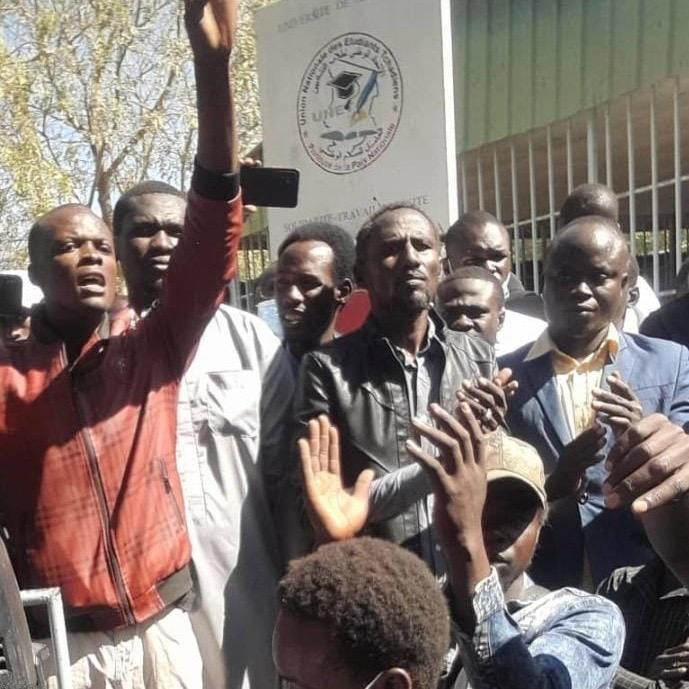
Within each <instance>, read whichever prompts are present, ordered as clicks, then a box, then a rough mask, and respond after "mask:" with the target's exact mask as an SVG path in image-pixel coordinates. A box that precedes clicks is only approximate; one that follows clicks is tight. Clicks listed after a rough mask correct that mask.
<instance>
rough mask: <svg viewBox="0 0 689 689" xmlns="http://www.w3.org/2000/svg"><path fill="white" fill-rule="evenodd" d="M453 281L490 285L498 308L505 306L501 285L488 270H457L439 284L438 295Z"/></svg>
mask: <svg viewBox="0 0 689 689" xmlns="http://www.w3.org/2000/svg"><path fill="white" fill-rule="evenodd" d="M455 280H481V281H482V282H488V283H490V284H491V285H492V287H493V291H494V292H495V297H496V299H497V303H498V308H499V309H501V308H502V307H503V306H505V295H504V294H503V292H502V284H501V283H500V280H498V279H497V278H496V277H495V275H493V273H491V272H490V271H489V270H486V269H485V268H482V267H481V266H463V267H462V268H457V269H455V270H453V271H452V272H451V273H450V274H449V275H448V276H447V277H446V278H445V279H444V280H443V281H442V282H441V283H440V285H439V287H438V294H440V292H441V291H444V290H445V289H447V286H448V285H450V284H451V283H452V282H454V281H455ZM441 301H442V300H441Z"/></svg>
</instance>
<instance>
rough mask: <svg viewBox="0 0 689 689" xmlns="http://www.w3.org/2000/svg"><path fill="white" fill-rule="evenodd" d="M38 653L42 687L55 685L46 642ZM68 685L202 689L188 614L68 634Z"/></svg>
mask: <svg viewBox="0 0 689 689" xmlns="http://www.w3.org/2000/svg"><path fill="white" fill-rule="evenodd" d="M43 643H45V644H46V647H47V649H50V650H48V652H46V653H42V654H41V656H44V657H40V656H39V672H40V673H41V675H42V677H43V680H44V682H45V684H44V686H46V687H48V689H58V683H57V676H56V666H55V664H54V658H53V656H52V649H51V645H50V640H47V641H44V642H43ZM68 644H69V657H70V660H71V664H72V687H73V689H202V684H203V683H202V666H201V656H200V654H199V648H198V644H197V643H196V637H195V636H194V632H193V631H192V628H191V622H190V621H189V615H188V614H187V613H186V612H184V611H183V610H180V609H179V608H171V609H170V610H165V611H163V612H162V613H160V614H159V615H157V616H156V617H154V618H152V619H151V620H148V621H147V622H145V623H143V624H135V625H132V626H130V627H123V628H122V629H116V630H114V631H111V632H88V633H83V634H82V633H75V634H68Z"/></svg>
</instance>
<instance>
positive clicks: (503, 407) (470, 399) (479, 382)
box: [457, 368, 519, 431]
mask: <svg viewBox="0 0 689 689" xmlns="http://www.w3.org/2000/svg"><path fill="white" fill-rule="evenodd" d="M518 387H519V384H518V383H517V381H516V380H512V371H511V369H509V368H503V369H501V370H500V371H498V374H497V375H496V376H495V378H493V380H488V378H478V379H476V380H473V381H468V380H465V381H464V382H463V383H462V389H461V390H459V391H458V392H457V399H458V400H459V401H460V403H461V402H464V403H466V404H468V405H469V407H470V408H471V411H472V412H473V415H474V416H475V417H476V418H477V419H478V421H479V423H480V424H481V428H482V429H483V430H484V431H494V430H496V429H497V428H498V426H506V421H505V416H506V414H507V404H508V402H509V400H510V399H511V398H512V397H513V396H514V394H515V393H516V392H517V388H518Z"/></svg>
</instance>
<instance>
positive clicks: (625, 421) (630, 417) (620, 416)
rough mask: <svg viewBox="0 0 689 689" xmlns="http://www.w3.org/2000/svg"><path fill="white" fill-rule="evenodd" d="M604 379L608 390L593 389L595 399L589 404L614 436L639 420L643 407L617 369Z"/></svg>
mask: <svg viewBox="0 0 689 689" xmlns="http://www.w3.org/2000/svg"><path fill="white" fill-rule="evenodd" d="M606 380H607V382H608V385H609V386H610V390H601V389H599V388H597V389H595V390H594V391H593V396H594V398H595V399H594V401H593V403H592V405H591V406H592V407H593V409H594V410H595V412H596V418H597V419H598V420H599V421H600V422H601V423H605V424H609V425H610V427H611V428H612V430H613V433H614V434H615V437H618V436H619V435H620V434H621V433H623V432H624V431H626V430H627V429H628V428H629V427H630V426H632V425H633V424H635V423H638V422H639V421H641V418H642V416H643V408H642V406H641V402H639V400H638V399H637V397H636V395H635V394H634V391H633V390H632V389H631V388H630V387H629V385H627V383H625V382H624V381H623V380H622V377H621V376H620V374H619V373H618V372H617V371H613V372H612V373H611V374H610V375H609V376H608V377H607V379H606Z"/></svg>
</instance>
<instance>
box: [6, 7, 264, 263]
mask: <svg viewBox="0 0 689 689" xmlns="http://www.w3.org/2000/svg"><path fill="white" fill-rule="evenodd" d="M269 1H270V0H243V3H242V7H241V14H242V16H241V18H242V23H241V27H240V30H239V35H238V47H237V50H236V56H235V57H234V64H233V71H234V77H235V80H236V82H237V93H239V94H240V95H239V97H238V103H237V105H238V111H239V120H240V126H241V127H242V133H241V136H242V149H243V150H245V151H248V150H249V149H250V148H251V147H252V146H253V145H255V143H256V142H257V141H259V140H260V117H259V111H258V100H257V87H256V75H255V41H254V34H253V13H254V12H255V10H256V9H257V8H258V7H260V6H263V5H266V4H269ZM182 9H183V8H182V3H181V2H180V0H87V1H86V2H75V0H0V26H1V27H2V30H3V36H4V40H0V238H1V241H0V265H5V266H9V265H10V264H14V265H19V264H22V263H23V261H24V260H25V255H24V252H23V243H24V238H25V236H26V229H27V228H28V226H29V225H30V223H31V220H32V219H33V218H35V217H36V216H37V215H38V214H40V213H42V212H44V211H46V210H47V209H49V208H50V207H52V206H54V205H56V204H58V203H64V202H68V201H76V202H79V203H84V204H86V205H89V206H92V207H94V208H96V209H99V210H100V213H101V215H102V217H103V218H105V219H106V220H107V221H108V222H110V221H111V219H112V205H113V200H114V199H115V198H116V196H117V195H118V194H119V193H120V192H121V191H122V190H123V189H125V188H127V187H129V186H131V185H132V184H134V183H136V182H138V181H140V180H141V179H145V178H147V177H156V178H159V179H164V180H166V181H168V182H170V183H172V184H177V185H180V186H181V187H185V186H186V184H187V183H188V179H189V170H190V168H191V164H192V156H193V152H194V141H195V128H196V123H195V108H194V100H193V98H194V89H193V71H192V69H191V63H190V55H189V52H188V47H187V41H186V39H185V36H184V34H183V31H184V27H183V17H182Z"/></svg>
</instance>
